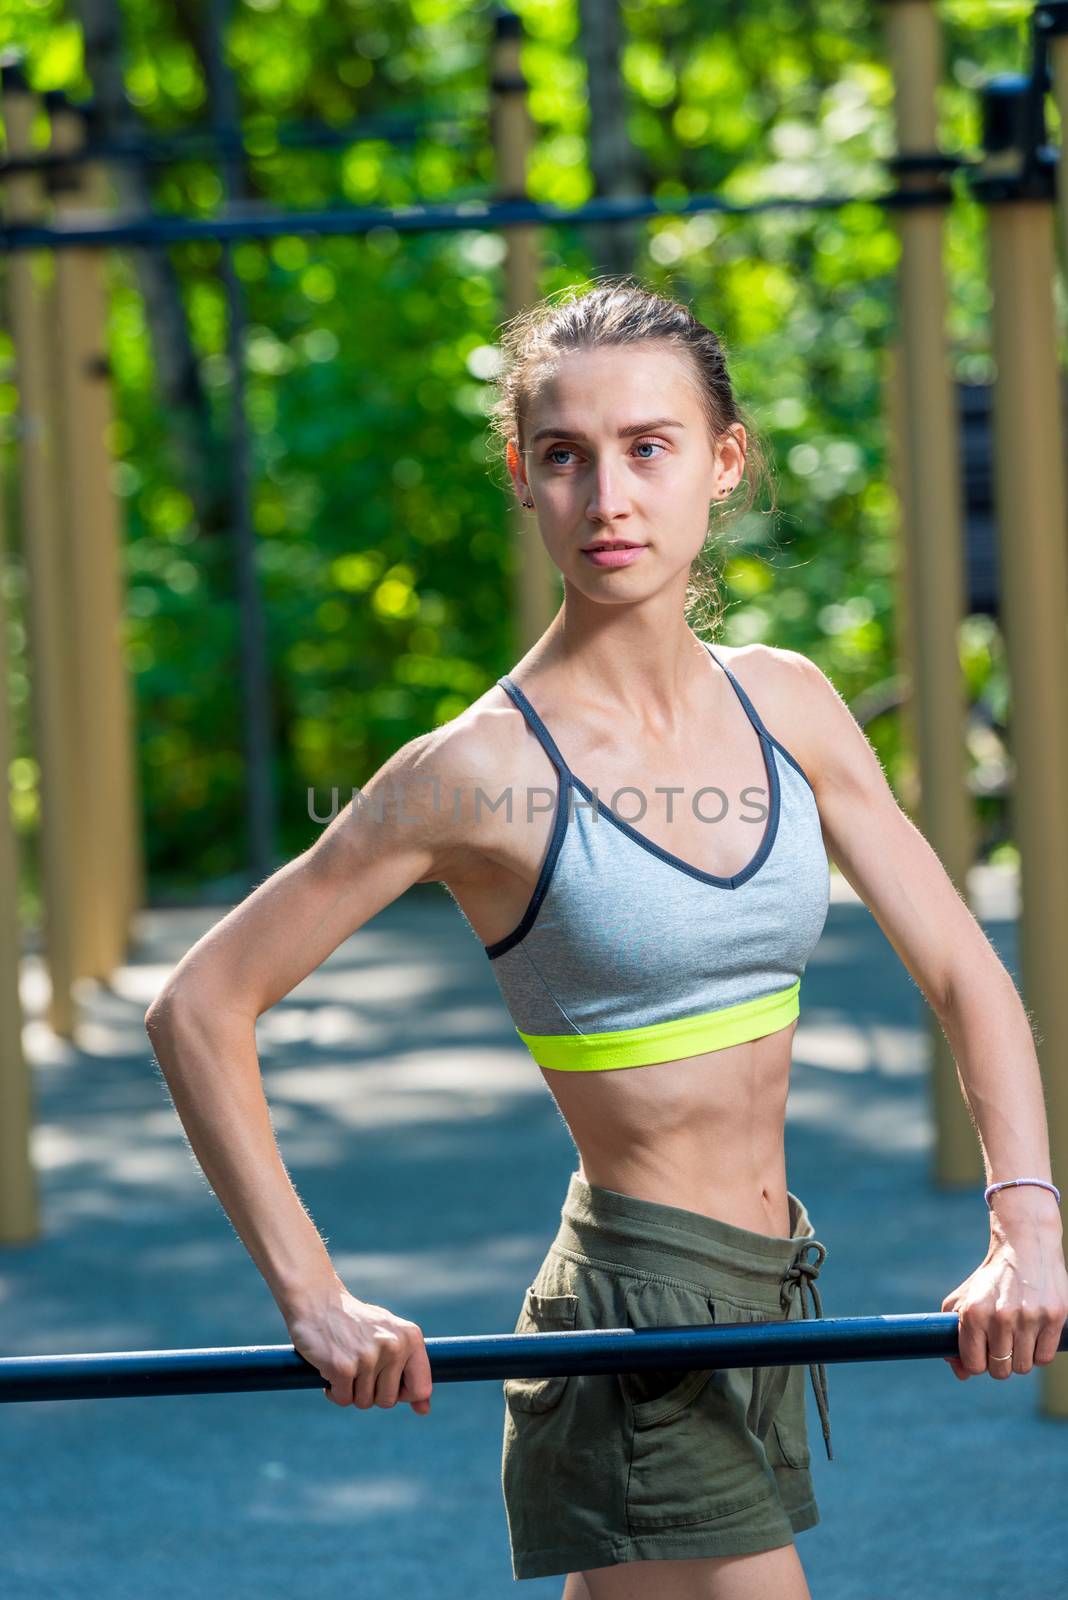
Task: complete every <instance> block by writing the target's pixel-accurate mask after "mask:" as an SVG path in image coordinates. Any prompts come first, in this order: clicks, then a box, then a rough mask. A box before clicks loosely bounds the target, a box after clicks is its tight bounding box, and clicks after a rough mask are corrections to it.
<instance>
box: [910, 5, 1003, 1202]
mask: <svg viewBox="0 0 1068 1600" xmlns="http://www.w3.org/2000/svg"><path fill="white" fill-rule="evenodd" d="M886 24H887V44H888V48H889V54H890V58H891V62H892V65H893V70H894V82H895V103H894V109H895V121H896V127H897V145H898V150H899V151H900V153H901V155H902V156H905V157H907V156H910V155H925V156H930V155H933V154H935V153H937V149H938V127H937V117H936V98H935V97H936V90H937V87H938V85H939V83H940V81H941V74H942V52H941V41H940V36H939V24H938V20H937V17H936V14H935V10H934V7H933V5H932V4H931V0H890V3H889V4H887V6H886ZM901 184H902V187H903V188H906V189H931V188H934V189H939V188H941V187H943V185H942V183H941V180H940V178H939V177H938V175H937V174H936V173H933V172H930V171H913V172H902V173H901ZM895 217H896V220H897V227H898V232H899V235H900V239H901V260H900V266H899V270H898V289H899V295H900V308H901V309H900V327H901V368H900V383H901V400H900V405H901V414H902V418H903V437H902V453H901V458H902V468H903V471H904V473H905V474H906V476H907V482H908V487H907V490H906V494H905V510H906V512H907V515H906V516H905V518H904V522H903V526H904V536H905V540H906V542H907V545H908V552H907V557H906V562H905V570H906V574H907V581H908V585H909V605H908V609H909V616H910V623H909V630H910V636H911V639H912V640H913V641H914V645H913V648H914V650H915V656H914V659H913V662H912V671H911V680H912V726H913V727H914V729H915V737H916V748H917V755H918V766H919V779H920V805H919V812H920V824H919V825H920V828H921V831H922V832H923V834H924V836H925V837H926V839H927V840H928V842H929V843H930V844H931V846H932V847H933V849H934V850H935V851H936V853H937V855H938V858H939V860H940V861H941V862H942V865H943V866H944V867H945V869H946V872H947V873H948V875H949V877H950V878H951V879H952V880H953V883H954V884H955V886H956V888H957V889H958V891H959V893H960V894H961V895H962V897H963V898H965V899H967V897H968V870H969V868H970V867H971V865H972V861H973V858H974V836H975V818H974V814H973V810H972V805H971V796H970V793H969V791H968V787H967V782H966V775H965V728H966V707H965V697H964V684H963V675H962V673H961V667H960V655H959V633H960V624H961V615H962V611H963V605H964V562H963V536H962V527H961V502H962V494H961V463H960V441H959V427H958V423H957V404H956V390H955V386H954V382H953V374H952V371H951V364H950V359H949V355H948V352H947V347H946V333H945V311H946V293H945V283H944V276H943V266H942V240H943V209H942V207H940V206H916V207H905V208H902V209H900V210H899V211H897V212H896V213H895ZM927 1022H928V1032H929V1038H930V1044H931V1075H930V1090H931V1100H932V1111H933V1115H934V1123H935V1150H934V1163H933V1165H934V1170H933V1173H932V1177H933V1179H934V1181H935V1182H936V1183H938V1184H940V1185H958V1184H967V1185H971V1186H974V1185H975V1184H977V1183H980V1182H981V1180H982V1177H983V1163H982V1151H981V1150H980V1148H979V1144H978V1141H977V1140H976V1137H975V1129H974V1128H973V1126H972V1123H971V1119H970V1117H969V1115H968V1108H967V1106H966V1105H965V1103H964V1099H963V1096H962V1095H961V1090H960V1083H959V1080H958V1077H957V1069H956V1063H955V1062H954V1059H953V1054H952V1052H951V1050H950V1048H949V1045H948V1043H947V1041H946V1038H945V1035H944V1034H943V1032H942V1028H941V1025H940V1024H939V1022H938V1018H937V1016H936V1014H935V1013H934V1011H933V1010H930V1009H928V1011H927Z"/></svg>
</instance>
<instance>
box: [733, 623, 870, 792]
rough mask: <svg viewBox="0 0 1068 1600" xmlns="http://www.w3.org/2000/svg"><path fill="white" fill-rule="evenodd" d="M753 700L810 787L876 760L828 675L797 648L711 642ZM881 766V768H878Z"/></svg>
mask: <svg viewBox="0 0 1068 1600" xmlns="http://www.w3.org/2000/svg"><path fill="white" fill-rule="evenodd" d="M716 651H717V654H718V655H719V657H720V659H721V660H722V661H724V662H725V663H726V665H727V666H728V667H729V668H730V670H731V672H733V673H734V676H735V677H736V678H737V679H738V682H739V683H740V684H741V686H742V688H743V689H744V690H745V692H746V694H747V695H748V696H749V698H750V700H752V702H753V705H754V706H755V708H756V710H757V712H758V714H759V716H760V719H761V721H762V722H763V723H764V726H765V727H766V728H767V730H768V732H769V733H770V734H772V735H773V737H775V738H776V739H778V740H779V741H780V742H781V743H782V744H783V745H784V746H785V748H786V749H787V750H789V752H790V754H791V755H793V756H794V757H795V758H796V759H797V761H798V762H799V764H800V765H801V767H802V768H803V769H804V771H805V774H806V776H807V777H808V780H809V782H810V783H811V784H812V787H813V789H815V790H816V791H817V792H819V790H820V788H821V787H825V786H826V785H828V784H831V783H834V782H835V781H837V780H838V779H839V778H840V776H841V774H842V773H843V772H845V771H852V772H854V773H855V772H856V770H857V762H858V757H861V753H862V752H863V757H862V759H861V765H862V766H864V767H867V768H869V771H870V764H871V763H874V764H875V766H878V760H877V757H876V756H875V752H874V751H873V750H872V747H871V745H870V743H869V741H868V739H867V736H866V735H865V733H864V730H863V729H862V728H861V726H860V724H859V723H858V722H857V720H856V718H855V717H854V716H853V713H852V712H851V711H850V709H849V707H848V706H847V704H846V702H845V700H844V699H843V698H842V696H841V694H840V693H839V691H838V689H837V688H836V687H835V685H834V684H833V683H832V681H831V679H830V678H829V677H828V676H827V674H826V673H825V672H824V671H823V669H822V668H821V667H819V666H817V664H816V662H815V661H813V660H811V659H810V658H809V657H808V656H806V655H803V654H802V653H801V652H800V651H799V650H786V649H783V648H782V647H781V646H775V645H767V644H750V645H743V646H741V647H739V648H738V649H733V650H729V649H725V648H723V647H722V646H717V647H716ZM880 771H881V769H880Z"/></svg>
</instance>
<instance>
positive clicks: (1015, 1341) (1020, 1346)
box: [998, 1311, 1039, 1372]
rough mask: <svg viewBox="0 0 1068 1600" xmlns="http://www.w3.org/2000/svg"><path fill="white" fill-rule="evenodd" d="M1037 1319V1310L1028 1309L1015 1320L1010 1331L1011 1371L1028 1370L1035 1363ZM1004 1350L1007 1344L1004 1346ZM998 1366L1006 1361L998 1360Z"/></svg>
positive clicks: (1004, 1365)
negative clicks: (1014, 1324)
mask: <svg viewBox="0 0 1068 1600" xmlns="http://www.w3.org/2000/svg"><path fill="white" fill-rule="evenodd" d="M1038 1333H1039V1320H1038V1314H1037V1312H1033V1311H1028V1312H1026V1313H1024V1314H1023V1316H1022V1317H1021V1319H1020V1320H1019V1321H1017V1323H1016V1327H1015V1328H1014V1329H1013V1332H1012V1370H1013V1372H1030V1371H1031V1368H1032V1367H1033V1366H1034V1364H1035V1344H1036V1341H1037V1339H1038ZM1005 1348H1006V1350H1007V1349H1008V1345H1006V1346H1005ZM998 1366H1000V1367H1007V1366H1008V1362H1007V1361H999V1362H998Z"/></svg>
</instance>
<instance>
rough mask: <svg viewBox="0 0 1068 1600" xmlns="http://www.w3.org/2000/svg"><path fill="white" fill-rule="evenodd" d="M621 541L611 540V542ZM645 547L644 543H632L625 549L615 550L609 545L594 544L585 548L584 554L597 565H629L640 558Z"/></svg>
mask: <svg viewBox="0 0 1068 1600" xmlns="http://www.w3.org/2000/svg"><path fill="white" fill-rule="evenodd" d="M620 542H621V541H610V543H620ZM645 548H646V547H645V545H643V544H631V545H627V546H625V548H623V549H615V550H613V549H610V548H609V545H604V544H602V545H593V546H591V547H590V548H589V549H588V550H583V551H582V554H583V555H584V556H585V557H586V560H587V561H591V562H592V563H593V565H594V566H595V567H629V566H630V565H631V564H632V562H634V561H636V560H637V559H638V557H639V556H640V555H641V553H642V551H643V550H644V549H645Z"/></svg>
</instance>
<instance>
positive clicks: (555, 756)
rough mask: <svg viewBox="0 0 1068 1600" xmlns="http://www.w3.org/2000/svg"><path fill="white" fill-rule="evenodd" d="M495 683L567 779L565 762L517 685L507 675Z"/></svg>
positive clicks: (567, 768)
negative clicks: (522, 716)
mask: <svg viewBox="0 0 1068 1600" xmlns="http://www.w3.org/2000/svg"><path fill="white" fill-rule="evenodd" d="M497 682H498V683H499V684H500V686H501V688H502V689H503V690H504V691H505V693H506V694H508V695H510V696H511V698H512V699H513V700H514V701H515V703H516V705H517V706H518V707H519V709H520V711H521V712H522V713H523V715H524V717H525V718H526V720H527V722H528V723H529V725H530V729H531V731H532V733H533V734H534V735H535V737H536V738H537V740H538V743H539V744H540V745H541V747H542V749H543V750H544V751H545V754H546V755H547V756H548V757H549V760H550V761H551V762H552V764H553V766H554V767H556V769H557V771H559V772H562V773H564V774H565V776H567V777H570V776H571V769H570V768H569V767H568V764H567V762H566V761H565V760H564V758H563V756H562V755H561V754H560V752H559V750H558V749H557V748H556V743H555V741H554V739H553V736H552V734H551V733H550V732H549V730H548V728H547V727H546V726H545V724H544V722H543V721H542V720H541V718H540V717H539V716H538V713H537V712H536V711H535V710H534V707H533V706H532V705H531V703H530V701H529V700H528V699H527V697H526V695H525V694H524V693H523V691H522V689H521V688H520V687H519V685H518V683H514V682H513V681H512V679H511V678H509V677H508V675H507V673H506V674H505V676H504V677H503V678H498V679H497Z"/></svg>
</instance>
